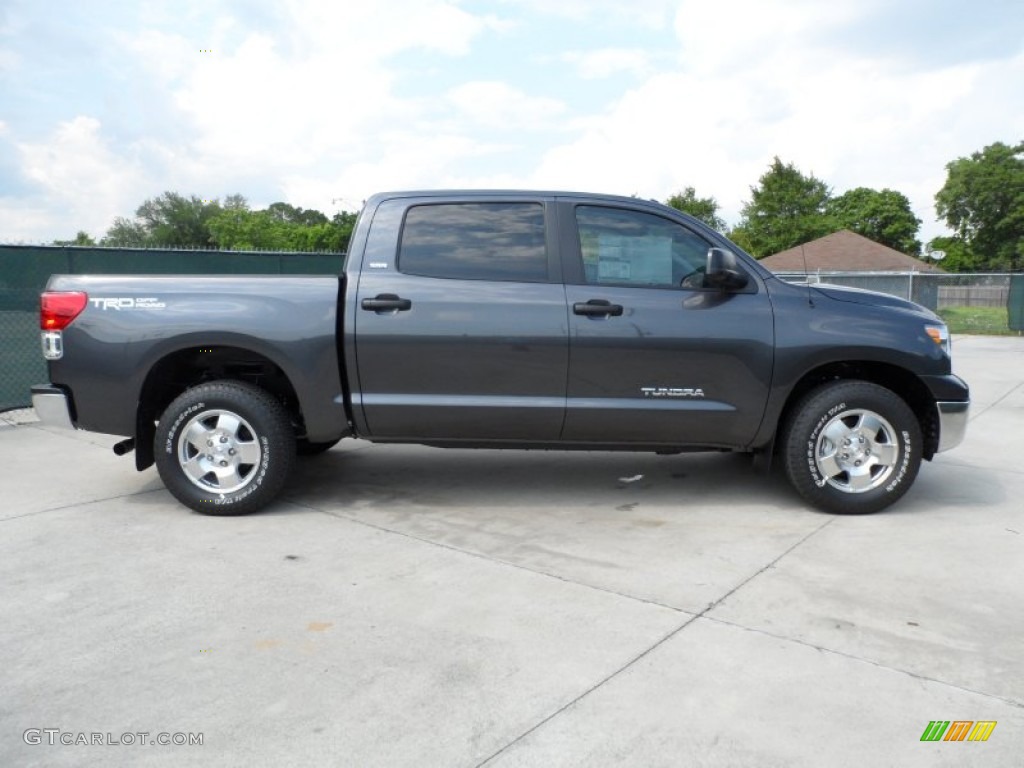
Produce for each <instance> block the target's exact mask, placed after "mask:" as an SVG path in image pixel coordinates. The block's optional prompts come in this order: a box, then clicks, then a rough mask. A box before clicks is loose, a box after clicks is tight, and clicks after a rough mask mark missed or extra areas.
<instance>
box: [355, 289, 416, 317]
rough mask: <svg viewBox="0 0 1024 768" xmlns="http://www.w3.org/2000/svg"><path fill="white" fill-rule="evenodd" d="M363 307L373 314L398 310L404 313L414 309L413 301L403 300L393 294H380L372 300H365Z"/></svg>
mask: <svg viewBox="0 0 1024 768" xmlns="http://www.w3.org/2000/svg"><path fill="white" fill-rule="evenodd" d="M361 306H362V308H363V309H368V310H370V311H371V312H389V311H392V310H396V309H397V310H398V311H399V312H404V311H405V310H407V309H412V301H411V300H409V299H401V298H399V297H398V296H396V295H395V294H393V293H379V294H377V295H376V296H375V297H374V298H372V299H363V303H362V304H361Z"/></svg>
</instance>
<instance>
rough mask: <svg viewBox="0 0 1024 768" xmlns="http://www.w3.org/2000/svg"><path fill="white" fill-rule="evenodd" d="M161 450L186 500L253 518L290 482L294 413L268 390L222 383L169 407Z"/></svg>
mask: <svg viewBox="0 0 1024 768" xmlns="http://www.w3.org/2000/svg"><path fill="white" fill-rule="evenodd" d="M206 451H209V453H207V452H206ZM153 453H154V456H155V459H156V467H157V471H158V472H159V473H160V478H161V479H162V480H163V481H164V485H166V486H167V490H169V491H170V492H171V494H172V495H173V496H174V498H176V499H177V500H178V501H180V502H181V503H182V504H184V505H185V506H187V507H190V508H192V509H194V510H195V511H196V512H201V513H202V514H204V515H221V516H227V515H246V514H249V513H250V512H255V511H256V510H258V509H260V508H262V507H264V506H265V505H267V504H268V503H270V502H271V501H272V500H273V499H274V498H275V497H276V496H277V495H278V493H279V492H280V491H281V489H282V488H283V487H284V484H285V481H286V480H287V479H288V476H289V474H291V471H292V467H293V466H294V464H295V437H294V432H293V430H292V424H291V419H290V418H289V415H288V413H287V411H285V409H284V407H283V406H282V405H281V404H280V403H279V402H278V401H277V400H275V399H274V398H272V397H271V396H270V395H268V394H267V393H266V392H264V391H263V390H261V389H259V388H258V387H255V386H252V385H251V384H245V383H242V382H237V381H215V382H210V383H208V384H201V385H200V386H198V387H194V388H192V389H189V390H187V391H185V392H183V393H182V394H181V395H179V396H178V397H177V398H176V399H175V400H174V402H172V403H171V404H170V405H169V406H167V409H166V410H165V411H164V412H163V415H162V416H161V417H160V421H159V423H158V424H157V428H156V436H155V438H154V445H153ZM218 472H219V474H218Z"/></svg>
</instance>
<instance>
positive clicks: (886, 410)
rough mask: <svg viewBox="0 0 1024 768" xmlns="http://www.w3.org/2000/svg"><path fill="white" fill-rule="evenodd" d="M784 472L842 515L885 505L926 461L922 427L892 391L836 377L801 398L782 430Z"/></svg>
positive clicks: (812, 499)
mask: <svg viewBox="0 0 1024 768" xmlns="http://www.w3.org/2000/svg"><path fill="white" fill-rule="evenodd" d="M783 450H784V451H785V466H786V474H787V475H788V476H789V480H790V482H791V483H792V485H793V487H794V488H795V489H796V491H797V492H798V493H799V494H800V495H801V496H803V497H804V498H805V499H806V500H807V501H809V502H810V503H812V504H814V505H815V506H816V507H819V508H821V509H824V510H826V511H829V512H836V513H839V514H853V515H856V514H868V513H871V512H878V511H880V510H882V509H885V508H886V507H888V506H889V505H890V504H892V503H893V502H895V501H896V500H897V499H899V498H900V497H901V496H903V494H904V493H906V492H907V490H908V489H909V488H910V486H911V485H912V484H913V482H914V478H915V477H917V472H918V470H919V469H920V467H921V427H920V425H919V424H918V421H917V418H916V417H915V416H914V413H913V411H911V410H910V408H909V407H908V406H907V404H906V403H905V402H904V401H903V400H902V399H901V398H900V397H899V396H898V395H896V394H895V393H894V392H892V391H891V390H888V389H886V388H884V387H880V386H878V385H877V384H872V383H870V382H867V381H836V382H830V383H828V384H823V385H821V386H820V387H818V388H816V389H814V390H812V391H811V392H809V393H808V394H807V395H805V396H804V397H803V399H801V400H800V402H799V403H797V405H796V407H795V408H794V409H793V411H792V414H791V416H790V419H789V423H788V424H787V426H786V431H785V434H784V437H783Z"/></svg>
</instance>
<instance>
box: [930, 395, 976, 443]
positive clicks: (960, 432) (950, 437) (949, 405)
mask: <svg viewBox="0 0 1024 768" xmlns="http://www.w3.org/2000/svg"><path fill="white" fill-rule="evenodd" d="M935 409H936V410H937V411H938V413H939V447H938V448H937V449H936V451H935V452H936V453H942V452H943V451H948V450H949V449H950V448H955V447H956V446H958V445H960V443H962V442H963V440H964V435H965V434H967V416H968V414H969V412H970V410H971V401H970V400H957V401H941V400H940V401H939V402H937V403H935Z"/></svg>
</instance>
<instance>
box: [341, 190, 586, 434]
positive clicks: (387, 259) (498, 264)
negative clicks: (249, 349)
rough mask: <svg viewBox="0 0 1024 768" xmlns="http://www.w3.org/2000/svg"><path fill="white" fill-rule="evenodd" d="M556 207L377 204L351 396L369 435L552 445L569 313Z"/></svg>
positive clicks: (499, 201) (535, 202)
mask: <svg viewBox="0 0 1024 768" xmlns="http://www.w3.org/2000/svg"><path fill="white" fill-rule="evenodd" d="M552 207H553V202H552V201H550V200H544V199H537V198H532V199H531V198H529V197H524V198H521V199H507V198H492V199H488V198H472V199H468V200H466V201H460V202H443V201H437V200H436V199H430V198H423V199H416V200H392V201H388V202H384V203H382V204H381V206H380V207H379V208H378V210H377V212H376V214H375V216H374V220H373V223H372V225H371V229H370V234H369V238H368V241H367V246H366V249H365V252H364V257H363V265H362V270H361V273H360V276H359V285H358V290H357V296H356V301H357V306H356V309H355V331H356V334H355V338H356V342H355V345H356V359H357V371H358V391H356V392H353V402H354V403H355V405H356V407H357V408H359V407H361V408H362V414H363V418H364V420H365V424H366V428H367V430H368V433H369V434H370V435H372V436H373V437H374V438H377V439H381V438H383V439H396V440H426V441H429V440H439V441H446V440H476V441H488V440H494V441H505V440H509V441H545V440H555V439H557V438H558V436H559V433H560V432H561V429H562V422H563V418H564V414H565V387H566V376H567V370H568V319H567V310H566V304H565V288H564V286H563V285H562V283H561V276H560V274H559V271H558V263H557V258H556V253H555V249H554V243H553V241H551V240H552V238H549V232H550V231H552V230H553V227H549V222H550V221H552V220H553V216H554V213H553V208H552Z"/></svg>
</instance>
